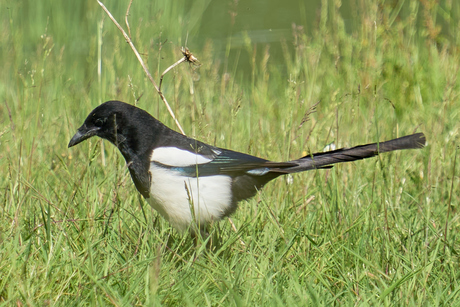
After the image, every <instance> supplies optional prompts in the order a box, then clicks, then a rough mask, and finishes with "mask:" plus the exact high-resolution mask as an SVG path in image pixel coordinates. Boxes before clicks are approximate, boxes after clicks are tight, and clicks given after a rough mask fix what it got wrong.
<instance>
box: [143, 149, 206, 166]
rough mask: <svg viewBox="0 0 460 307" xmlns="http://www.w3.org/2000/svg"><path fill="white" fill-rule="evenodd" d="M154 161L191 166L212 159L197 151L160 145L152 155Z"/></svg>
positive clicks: (170, 164)
mask: <svg viewBox="0 0 460 307" xmlns="http://www.w3.org/2000/svg"><path fill="white" fill-rule="evenodd" d="M150 160H151V161H152V162H158V163H161V164H163V165H168V166H176V167H181V166H190V165H196V164H204V163H208V162H211V161H212V160H211V159H209V158H207V157H205V156H202V155H200V154H197V153H193V152H190V151H188V150H183V149H179V148H177V147H159V148H156V149H155V150H154V151H153V153H152V156H151V157H150Z"/></svg>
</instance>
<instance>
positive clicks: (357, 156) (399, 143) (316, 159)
mask: <svg viewBox="0 0 460 307" xmlns="http://www.w3.org/2000/svg"><path fill="white" fill-rule="evenodd" d="M425 143H426V139H425V135H424V134H423V133H416V134H412V135H407V136H403V137H400V138H397V139H394V140H390V141H386V142H381V143H373V144H367V145H360V146H356V147H352V148H341V149H337V150H333V151H328V152H320V153H315V154H310V155H307V156H305V157H302V158H300V159H297V160H293V161H289V162H292V163H296V164H297V165H296V166H292V167H288V168H284V169H282V171H281V172H285V173H297V172H303V171H307V170H311V169H318V168H328V167H331V164H335V163H342V162H351V161H355V160H361V159H366V158H370V157H374V156H376V155H378V154H380V153H384V152H389V151H394V150H403V149H416V148H422V147H424V146H425Z"/></svg>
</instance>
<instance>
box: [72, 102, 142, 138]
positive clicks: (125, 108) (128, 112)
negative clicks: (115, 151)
mask: <svg viewBox="0 0 460 307" xmlns="http://www.w3.org/2000/svg"><path fill="white" fill-rule="evenodd" d="M135 109H137V108H136V107H133V106H131V105H129V104H126V103H124V102H120V101H108V102H106V103H103V104H101V105H100V106H98V107H97V108H95V109H94V110H93V111H92V112H91V113H90V114H89V115H88V117H87V118H86V120H85V122H84V123H83V125H82V126H81V127H80V128H78V130H77V133H75V135H74V136H73V138H72V139H71V140H70V142H69V147H72V146H74V145H77V144H79V143H81V142H83V141H84V140H86V139H89V138H90V137H92V136H98V137H100V138H103V139H106V140H108V141H110V142H111V143H113V144H115V146H117V147H118V146H119V144H120V143H122V142H123V141H125V140H126V137H127V135H125V134H126V133H129V132H128V131H126V128H128V127H129V124H128V121H129V119H130V118H132V113H133V111H135Z"/></svg>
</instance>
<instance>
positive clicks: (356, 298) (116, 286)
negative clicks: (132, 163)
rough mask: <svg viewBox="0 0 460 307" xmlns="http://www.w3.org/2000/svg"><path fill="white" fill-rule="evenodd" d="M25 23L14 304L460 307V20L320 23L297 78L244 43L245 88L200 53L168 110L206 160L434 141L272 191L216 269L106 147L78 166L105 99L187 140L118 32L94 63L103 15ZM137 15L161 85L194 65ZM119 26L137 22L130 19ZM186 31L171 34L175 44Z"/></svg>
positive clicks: (9, 79) (11, 216) (232, 237)
mask: <svg viewBox="0 0 460 307" xmlns="http://www.w3.org/2000/svg"><path fill="white" fill-rule="evenodd" d="M426 2H427V3H428V2H429V1H426ZM10 4H11V7H9V8H8V10H7V13H5V14H6V15H5V16H7V17H6V18H5V19H4V20H3V23H2V29H1V30H0V42H1V45H2V48H0V55H1V57H2V59H3V61H2V62H3V64H2V66H3V67H2V74H1V75H0V80H1V81H0V98H1V99H0V101H1V102H0V123H1V125H0V172H1V173H0V304H3V305H5V306H10V305H13V304H14V305H19V306H22V305H31V306H33V305H38V306H42V305H69V304H72V305H80V304H81V305H117V306H125V305H146V306H151V305H155V304H164V305H179V306H202V305H209V306H212V305H214V306H215V305H238V306H242V305H249V306H252V305H255V306H262V305H263V306H267V305H273V306H279V305H287V306H290V305H312V306H318V305H331V304H337V305H342V304H346V305H353V304H356V305H360V304H362V305H441V304H445V305H451V304H452V303H453V302H455V301H458V300H459V293H460V292H459V289H460V286H459V284H458V280H459V277H460V276H459V270H458V263H459V258H458V247H459V239H458V235H457V234H458V232H459V230H460V229H459V228H460V224H459V215H458V204H459V200H460V198H459V196H458V195H460V190H459V179H458V172H459V171H458V169H459V168H460V166H459V165H458V164H459V161H457V162H456V163H457V166H456V169H455V168H454V166H455V163H454V161H455V157H456V156H458V154H459V152H458V150H457V149H456V146H458V145H457V142H458V133H459V128H460V125H459V112H460V111H459V110H460V108H459V106H460V105H459V102H458V96H459V81H458V80H457V77H458V72H459V67H460V61H459V54H458V46H459V41H458V38H457V36H456V34H455V33H457V32H458V25H457V24H455V22H454V20H455V18H454V17H455V16H458V14H459V12H458V9H459V8H458V6H455V5H454V7H449V5H448V4H442V5H434V6H433V7H429V6H428V4H421V2H418V1H409V4H408V5H407V7H406V6H405V7H404V8H403V9H404V10H406V11H404V13H405V14H402V15H401V16H400V17H398V18H396V16H399V15H397V13H398V12H399V11H398V10H402V9H401V7H396V8H393V7H391V6H386V5H384V6H383V7H378V6H373V5H370V6H369V7H367V6H364V7H359V11H360V12H361V13H360V14H357V15H356V16H355V18H356V19H355V20H353V21H352V22H353V24H356V25H361V26H360V27H353V31H350V30H349V29H348V30H347V29H346V27H345V26H344V24H343V23H344V20H343V19H342V18H341V15H340V12H339V9H338V8H334V6H329V7H328V8H327V7H326V6H323V8H322V11H320V12H319V16H320V20H319V21H318V23H316V24H315V28H314V29H313V30H312V31H311V33H307V31H306V29H302V28H301V27H297V28H295V29H294V30H293V33H292V35H293V37H295V45H294V46H293V45H292V42H290V41H289V40H287V41H285V42H281V48H282V49H283V50H284V51H283V52H284V58H283V59H282V60H280V59H272V58H270V56H271V53H270V48H266V47H265V46H263V45H254V44H253V43H252V42H251V41H250V39H249V38H248V39H249V40H246V46H245V47H244V48H243V49H242V50H241V51H240V53H241V54H242V53H244V54H245V56H244V59H249V62H250V63H248V64H247V66H246V68H247V69H244V68H241V66H240V65H241V63H239V64H240V65H237V64H236V63H232V62H229V61H228V60H229V58H221V57H218V56H217V55H216V54H215V53H214V49H213V48H214V46H213V42H212V41H209V42H207V43H206V44H204V45H203V47H202V49H196V50H192V51H193V52H194V54H195V55H196V56H197V57H198V58H199V59H200V61H201V62H202V66H201V67H200V68H199V69H197V70H193V69H191V68H190V67H189V66H187V65H183V66H181V67H179V68H178V69H176V70H175V71H174V72H172V73H170V74H168V75H167V76H166V77H165V80H164V93H165V95H166V96H167V98H168V101H169V102H170V103H171V106H172V108H173V109H174V111H175V113H176V115H177V117H178V119H179V121H180V123H181V124H182V126H183V128H184V129H185V131H186V133H187V134H188V135H190V136H194V137H197V138H198V139H200V140H202V141H205V142H207V143H210V144H213V145H217V146H219V147H226V148H231V149H234V150H238V151H243V152H246V153H250V154H254V155H258V156H261V157H265V158H269V159H272V160H287V159H291V158H298V157H300V156H302V155H305V154H307V153H308V152H317V151H321V150H323V148H324V147H325V146H326V145H328V144H330V143H334V144H335V145H336V147H347V146H353V145H358V144H362V143H366V142H374V141H377V140H380V141H383V140H385V139H390V138H394V137H398V136H402V135H405V134H411V133H413V132H415V131H421V132H424V133H425V134H426V136H427V140H428V146H427V147H426V148H424V149H422V150H412V151H403V152H396V153H391V154H386V155H383V156H380V157H378V158H376V159H370V160H366V161H358V162H355V163H350V164H344V165H337V166H336V167H334V168H333V169H330V170H320V171H311V172H308V173H303V174H297V175H293V176H292V177H289V178H288V177H286V178H279V179H277V180H276V181H274V182H272V183H269V184H268V185H267V186H266V187H265V188H264V190H263V191H262V192H261V193H259V194H258V195H257V196H256V197H254V198H253V199H252V200H250V201H248V202H243V203H241V204H240V208H239V210H238V211H237V212H236V214H235V215H234V216H233V217H232V220H233V222H234V223H235V225H236V227H237V232H235V231H234V230H232V228H231V226H230V223H229V222H227V221H222V222H221V223H219V224H216V225H215V227H214V228H213V235H212V240H213V242H212V244H213V249H212V250H210V249H207V248H206V242H200V241H198V242H196V241H194V240H193V239H192V238H190V237H189V236H188V235H181V234H179V233H177V232H176V231H174V230H172V229H171V228H170V226H169V224H168V223H167V222H165V220H164V219H163V218H161V217H160V216H159V215H158V214H157V213H156V212H153V211H152V210H151V209H150V208H149V207H148V205H147V204H146V203H145V202H144V201H143V200H142V198H141V197H139V195H138V193H137V192H136V190H135V187H134V185H133V184H132V182H131V178H130V177H129V173H128V172H127V169H126V167H125V166H124V160H123V158H122V157H121V155H120V154H119V152H118V151H117V150H116V149H115V148H114V147H113V146H112V145H110V144H108V143H105V144H104V147H103V150H104V157H105V159H104V161H103V159H102V155H101V148H102V145H101V144H102V142H101V141H100V140H97V139H91V140H89V141H87V142H85V143H83V144H82V145H80V146H78V147H76V148H72V149H71V150H69V149H67V144H68V141H69V140H70V137H71V136H72V135H73V133H74V132H75V130H76V128H77V127H78V126H79V125H81V123H82V122H83V120H84V118H85V117H86V115H87V114H88V113H89V112H90V111H91V110H92V109H93V108H94V107H95V106H97V105H98V104H99V103H100V102H101V101H100V100H101V99H102V100H104V101H105V100H109V99H119V100H123V101H126V102H129V103H136V104H137V105H138V106H139V107H141V108H143V109H146V110H148V111H149V112H150V113H151V114H152V115H154V116H155V117H157V118H158V119H160V120H161V121H163V122H164V123H165V124H167V125H168V126H170V127H172V128H174V122H173V120H172V119H171V118H170V117H169V114H168V113H167V112H166V110H165V109H164V107H163V105H162V102H161V101H160V100H159V98H158V97H157V95H156V93H155V92H154V90H153V88H152V86H151V84H150V83H149V81H148V80H147V78H146V77H145V75H144V72H143V71H142V68H141V67H140V65H139V64H138V63H137V62H136V59H135V57H134V55H133V54H132V52H131V50H130V49H129V47H128V46H127V45H126V44H125V42H124V41H123V38H122V37H121V35H120V34H119V33H118V32H117V30H116V29H115V28H114V26H113V24H111V23H110V22H109V20H108V19H104V23H103V31H102V54H101V58H98V52H97V44H98V28H97V24H98V22H100V21H101V20H102V18H103V16H104V15H103V14H102V13H101V11H100V9H99V7H98V6H97V3H95V2H94V3H93V2H90V3H86V4H85V5H80V4H77V3H72V4H70V3H68V4H66V5H64V6H62V7H61V6H59V7H58V6H52V5H39V4H38V3H37V4H35V2H30V3H29V2H20V3H10ZM107 5H108V6H109V8H112V7H111V6H110V5H109V4H107ZM135 7H136V8H135ZM141 8H142V6H141V4H140V3H137V2H136V1H135V2H134V4H133V11H132V12H131V18H132V22H130V24H131V27H132V28H131V30H132V35H133V39H134V41H135V44H136V46H137V47H138V49H139V51H140V52H142V54H143V55H144V56H145V59H146V61H147V62H148V63H149V66H150V67H151V71H152V72H154V73H155V74H156V75H157V76H156V77H157V78H158V73H159V72H161V71H162V69H164V68H166V67H167V66H169V65H170V64H172V63H173V62H175V61H176V60H177V59H178V57H179V56H180V49H179V47H180V46H179V45H176V44H175V43H170V42H168V43H166V44H165V45H161V50H160V44H159V43H160V42H164V39H163V36H160V32H161V31H160V30H159V29H160V28H161V27H162V24H161V23H160V22H163V23H164V22H166V20H167V18H166V17H167V16H166V17H165V16H163V15H162V16H158V21H155V20H156V19H155V18H143V17H145V11H147V8H148V7H144V9H145V11H144V10H142V9H141ZM112 9H113V10H114V12H115V13H116V14H118V15H117V16H122V17H120V18H123V17H124V15H123V14H124V10H125V9H126V8H125V7H124V6H123V5H122V6H121V7H120V8H112ZM151 9H152V10H153V8H151ZM170 11H174V9H173V8H169V9H167V10H166V9H165V10H164V11H163V14H167V12H170ZM69 13H74V15H76V17H68V16H70V15H72V14H69ZM158 14H159V15H161V13H158ZM48 16H50V17H49V18H47V17H48ZM78 16H80V17H78ZM440 16H441V17H440ZM449 16H451V18H449ZM436 18H437V19H436ZM28 21H29V22H32V23H33V24H34V27H25V26H24V25H25V24H27V22H28ZM64 25H65V27H64ZM356 25H355V26H356ZM177 26H180V25H177ZM437 26H439V27H441V26H442V29H443V31H442V32H436V27H437ZM29 28H30V30H27V29H29ZM171 28H172V27H171V26H168V27H166V29H169V30H167V31H166V30H165V31H166V32H167V33H168V34H162V35H166V36H167V35H175V33H177V32H180V30H178V29H176V30H172V29H171ZM152 29H156V30H155V31H157V32H155V33H153V34H152V32H151V31H152ZM168 31H171V32H168ZM175 31H177V32H175ZM172 37H173V36H172ZM189 40H192V38H189ZM188 44H189V46H190V44H193V43H191V42H190V41H189V42H188ZM229 44H231V41H229ZM231 48H232V46H231V45H229V46H227V50H232V49H231ZM232 58H236V59H239V60H241V61H243V57H242V56H240V57H238V52H235V53H232ZM98 60H100V61H101V62H102V74H101V77H100V79H99V78H98V74H97V61H98ZM280 63H281V64H280ZM239 68H241V70H239ZM99 80H100V81H99ZM318 101H319V104H318V105H317V106H316V112H315V113H312V114H310V115H309V120H308V121H305V120H304V118H305V116H306V114H307V113H308V112H309V111H310V110H311V107H312V106H313V105H314V104H315V103H317V102H318ZM104 163H105V164H104ZM449 206H450V209H449V210H450V211H449V210H448V208H449ZM446 235H447V236H446Z"/></svg>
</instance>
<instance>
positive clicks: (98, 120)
mask: <svg viewBox="0 0 460 307" xmlns="http://www.w3.org/2000/svg"><path fill="white" fill-rule="evenodd" d="M103 124H104V120H103V119H101V118H97V119H96V120H95V121H94V125H95V126H96V127H102V125H103Z"/></svg>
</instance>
